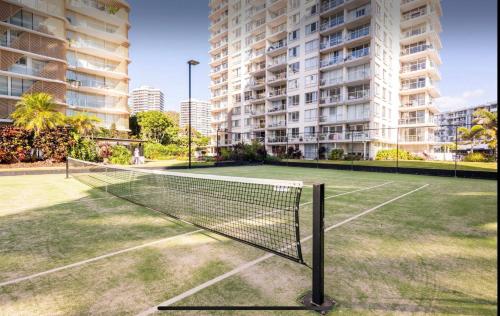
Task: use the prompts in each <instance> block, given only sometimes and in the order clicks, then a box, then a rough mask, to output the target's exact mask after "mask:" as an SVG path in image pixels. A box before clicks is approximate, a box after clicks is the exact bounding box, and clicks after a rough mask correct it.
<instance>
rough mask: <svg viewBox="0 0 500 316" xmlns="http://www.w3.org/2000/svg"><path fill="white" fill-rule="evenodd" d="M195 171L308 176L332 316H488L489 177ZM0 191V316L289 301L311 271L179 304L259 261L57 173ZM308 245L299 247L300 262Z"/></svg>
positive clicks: (247, 277)
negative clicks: (315, 193)
mask: <svg viewBox="0 0 500 316" xmlns="http://www.w3.org/2000/svg"><path fill="white" fill-rule="evenodd" d="M192 172H194V173H206V174H217V175H230V176H240V177H257V178H271V179H283V180H302V181H304V184H305V185H306V187H305V189H304V191H303V195H302V199H301V203H302V204H305V205H303V206H301V209H300V224H301V234H302V236H303V237H305V236H308V235H310V233H311V204H306V203H308V202H310V201H311V190H312V189H311V188H310V185H311V184H312V183H315V182H324V183H326V185H327V190H326V197H327V200H326V206H325V212H326V214H325V215H326V218H325V221H326V223H325V224H326V225H325V226H326V227H327V229H328V228H331V229H330V230H328V231H327V233H326V235H325V248H326V255H325V277H326V279H325V289H326V292H327V294H328V295H330V296H332V297H333V298H334V299H335V300H336V301H337V302H338V306H337V308H336V309H335V311H334V312H333V313H332V314H335V313H344V314H345V313H347V314H360V315H368V314H372V315H373V314H377V315H379V314H400V313H408V314H409V313H415V312H421V313H437V314H482V315H495V314H496V311H497V309H496V304H497V288H496V278H497V268H496V266H497V253H496V247H497V237H496V236H497V224H496V223H497V215H496V207H497V195H496V191H497V188H496V185H497V183H496V182H495V181H487V180H468V179H454V178H440V177H426V176H412V175H393V174H382V173H365V172H351V171H336V170H317V169H311V168H287V167H277V166H252V167H224V168H207V169H197V170H196V169H195V170H193V171H192ZM0 196H1V197H2V199H1V200H0V306H1V310H0V314H1V315H20V314H25V315H31V314H41V315H77V314H99V315H124V314H126V315H137V314H140V313H143V312H145V311H149V310H151V309H152V308H153V309H154V307H155V306H156V305H158V304H160V303H162V302H165V301H167V300H170V299H172V298H177V299H176V301H175V303H174V305H189V304H191V305H251V304H255V305H298V298H299V297H300V296H301V295H302V294H304V293H305V292H306V291H308V290H310V287H311V285H310V282H311V277H310V272H311V271H310V269H309V268H307V267H305V266H303V265H300V264H297V263H294V262H291V261H289V260H286V259H284V258H281V257H277V256H271V257H268V258H267V257H266V258H265V259H262V260H261V261H259V262H258V263H256V264H253V265H250V266H249V267H248V268H246V269H241V271H240V270H238V272H237V273H234V274H232V275H230V276H228V277H224V278H222V280H221V281H220V282H213V283H211V284H210V286H206V287H204V288H203V289H200V290H199V291H197V292H196V293H193V294H192V295H184V296H185V297H184V296H179V295H182V294H186V293H190V292H188V291H190V290H192V289H193V288H195V287H197V286H199V285H201V284H207V283H206V282H209V281H211V280H214V279H215V278H217V277H220V276H221V275H226V274H227V273H229V272H231V271H233V270H234V269H236V268H239V267H241V266H242V265H244V264H246V263H248V262H252V261H254V260H257V259H260V258H263V256H265V255H266V254H267V253H266V252H265V251H262V250H258V249H255V248H253V247H251V246H247V245H244V244H241V243H239V242H237V241H234V240H230V239H227V238H224V237H221V236H218V235H215V234H213V233H207V232H204V231H200V230H199V229H197V228H195V227H192V226H190V225H188V224H183V223H180V222H178V221H175V220H171V219H169V218H168V217H166V216H165V215H162V214H159V213H156V212H154V211H152V210H150V209H147V208H144V207H140V206H137V205H135V204H132V203H130V202H127V201H125V200H122V199H118V198H114V197H113V196H111V195H108V194H107V193H105V192H102V191H100V190H96V189H92V188H90V187H88V186H86V185H84V184H82V183H80V182H78V181H76V180H75V179H64V176H63V175H44V176H17V177H0ZM329 197H330V198H329ZM364 211H369V212H366V213H365V214H364V215H362V216H360V217H357V218H355V219H353V220H351V221H349V222H345V224H342V223H343V222H344V221H346V220H348V219H351V218H353V216H356V215H358V214H361V213H362V212H364ZM334 225H337V226H336V227H334ZM332 227H333V228H332ZM310 246H311V244H310V242H305V243H303V245H302V247H303V251H304V258H305V260H306V261H309V262H310V257H311V252H310V251H311V247H310ZM132 247H135V248H132ZM118 251H122V252H120V253H116V252H118ZM94 259H95V260H94ZM75 263H78V264H77V265H74V266H71V267H68V268H65V269H61V270H56V271H53V272H51V269H57V268H60V267H64V266H66V265H70V264H75ZM45 271H48V272H47V273H45V274H41V275H38V276H37V275H35V274H37V273H43V272H45ZM33 275H34V276H33ZM30 276H33V277H30ZM24 277H29V278H26V279H21V278H24ZM9 282H10V283H9ZM143 314H146V313H143ZM169 314H174V313H169ZM178 314H179V315H190V313H189V312H188V313H187V312H179V313H178ZM191 314H193V315H194V314H195V312H192V313H191ZM196 314H197V315H199V314H221V313H220V312H212V313H209V312H204V313H199V312H197V313H196ZM225 314H228V315H229V314H231V315H234V314H237V315H243V314H245V313H244V312H237V313H235V312H226V313H225ZM265 314H266V315H267V314H276V315H278V314H280V315H286V314H289V312H281V313H279V312H274V313H272V312H266V313H265ZM293 314H297V315H315V314H314V313H313V312H294V313H293Z"/></svg>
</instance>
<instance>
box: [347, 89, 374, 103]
mask: <svg viewBox="0 0 500 316" xmlns="http://www.w3.org/2000/svg"><path fill="white" fill-rule="evenodd" d="M369 97H370V90H369V89H366V90H359V91H351V92H348V93H347V100H349V101H351V100H359V99H367V98H369Z"/></svg>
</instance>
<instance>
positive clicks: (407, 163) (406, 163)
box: [283, 159, 497, 172]
mask: <svg viewBox="0 0 500 316" xmlns="http://www.w3.org/2000/svg"><path fill="white" fill-rule="evenodd" d="M283 161H298V162H307V163H317V162H318V161H316V160H297V159H284V160H283ZM319 163H326V164H328V163H331V164H339V165H351V164H354V165H358V166H377V167H396V161H388V160H355V161H354V162H352V161H346V160H319ZM397 165H398V166H399V167H400V168H423V169H445V170H454V169H455V162H454V161H422V160H400V161H399V162H398V164H397ZM457 170H470V171H491V172H497V163H496V162H466V161H458V162H457Z"/></svg>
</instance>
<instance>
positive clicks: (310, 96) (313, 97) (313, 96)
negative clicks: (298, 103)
mask: <svg viewBox="0 0 500 316" xmlns="http://www.w3.org/2000/svg"><path fill="white" fill-rule="evenodd" d="M305 98H306V104H310V103H314V102H317V101H318V92H317V91H313V92H307V93H306V94H305Z"/></svg>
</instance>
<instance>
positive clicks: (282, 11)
mask: <svg viewBox="0 0 500 316" xmlns="http://www.w3.org/2000/svg"><path fill="white" fill-rule="evenodd" d="M285 15H286V7H284V8H281V9H279V10H278V11H275V12H270V13H269V18H270V20H269V22H271V23H272V22H273V21H274V20H277V19H279V18H280V17H284V16H285Z"/></svg>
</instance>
